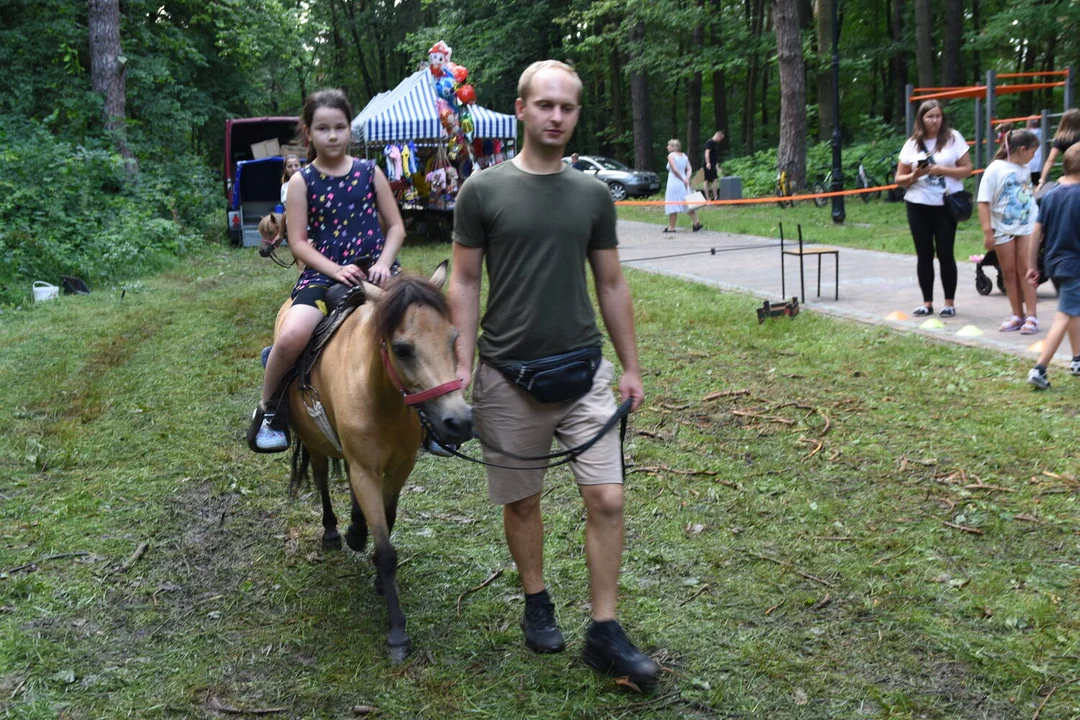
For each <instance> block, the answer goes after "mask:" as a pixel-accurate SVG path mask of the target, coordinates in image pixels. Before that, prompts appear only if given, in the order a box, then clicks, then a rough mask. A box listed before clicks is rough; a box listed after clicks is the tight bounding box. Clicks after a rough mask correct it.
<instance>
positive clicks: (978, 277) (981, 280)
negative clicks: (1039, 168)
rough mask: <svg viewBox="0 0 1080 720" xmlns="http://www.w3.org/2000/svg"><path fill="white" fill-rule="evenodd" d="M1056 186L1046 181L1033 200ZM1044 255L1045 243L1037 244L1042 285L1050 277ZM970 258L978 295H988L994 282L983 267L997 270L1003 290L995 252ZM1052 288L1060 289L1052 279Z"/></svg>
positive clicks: (999, 285) (1036, 199)
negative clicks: (973, 267) (973, 265)
mask: <svg viewBox="0 0 1080 720" xmlns="http://www.w3.org/2000/svg"><path fill="white" fill-rule="evenodd" d="M1055 187H1057V183H1055V182H1051V183H1047V185H1046V187H1045V188H1044V189H1043V191H1042V192H1041V193H1039V194H1038V195H1036V196H1035V201H1036V202H1038V201H1040V200H1042V198H1043V197H1044V196H1045V195H1046V193H1048V192H1050V190H1052V189H1053V188H1055ZM1045 255H1046V243H1042V244H1041V245H1040V246H1039V284H1040V285H1042V284H1043V283H1044V282H1046V281H1047V280H1049V279H1050V278H1049V277H1047V276H1046V261H1045V259H1044V256H1045ZM971 260H972V261H974V262H975V290H976V291H977V292H978V293H979V294H980V295H989V294H990V293H991V292H993V290H994V283H993V282H991V280H990V277H989V276H988V275H987V274H986V273H985V272H984V271H983V268H987V267H992V268H995V269H996V270H997V286H998V290H1000V291H1001V292H1005V278H1004V276H1003V275H1002V274H1001V265H1000V264H999V263H998V259H997V253H996V252H994V251H993V250H990V251H989V252H987V253H986V254H985V255H983V256H982V257H981V258H979V256H977V255H972V256H971ZM1054 290H1056V291H1060V288H1059V287H1058V281H1057V280H1054Z"/></svg>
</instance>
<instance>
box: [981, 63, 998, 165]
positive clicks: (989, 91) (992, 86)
mask: <svg viewBox="0 0 1080 720" xmlns="http://www.w3.org/2000/svg"><path fill="white" fill-rule="evenodd" d="M996 86H997V73H996V72H995V71H993V70H987V71H986V154H985V155H984V156H983V157H985V158H986V164H987V165H989V164H990V161H991V160H992V159H993V157H994V153H995V152H997V147H996V146H995V144H994V140H995V139H996V137H997V136H996V135H994V112H995V111H996V109H997V102H996V95H997V87H996Z"/></svg>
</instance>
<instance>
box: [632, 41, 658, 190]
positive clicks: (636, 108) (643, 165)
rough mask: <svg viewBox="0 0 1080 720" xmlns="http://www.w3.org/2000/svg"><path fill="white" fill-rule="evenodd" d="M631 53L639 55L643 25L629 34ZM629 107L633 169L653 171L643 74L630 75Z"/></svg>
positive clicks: (646, 80)
mask: <svg viewBox="0 0 1080 720" xmlns="http://www.w3.org/2000/svg"><path fill="white" fill-rule="evenodd" d="M630 40H631V44H632V46H633V48H634V49H633V52H634V53H635V54H636V53H640V52H641V51H640V45H641V43H642V42H644V40H645V23H643V22H639V23H637V24H636V25H634V29H633V30H632V31H631V32H630ZM630 106H631V108H632V112H633V122H634V167H635V168H637V169H639V170H652V169H653V141H652V129H651V128H650V127H649V122H650V121H651V119H652V114H651V113H650V112H649V78H648V75H647V74H646V73H644V72H633V73H630Z"/></svg>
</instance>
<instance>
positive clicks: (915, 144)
mask: <svg viewBox="0 0 1080 720" xmlns="http://www.w3.org/2000/svg"><path fill="white" fill-rule="evenodd" d="M970 174H971V156H970V155H969V154H968V146H967V142H966V141H965V140H964V136H963V135H961V134H960V133H958V132H957V131H956V130H953V129H952V128H950V127H949V121H948V120H947V119H946V117H945V112H944V111H943V110H942V108H941V103H939V102H938V101H937V100H927V101H926V102H924V103H923V104H922V105H920V106H919V109H918V111H917V112H916V113H915V131H914V132H913V133H912V135H911V137H910V138H908V141H907V142H906V143H904V147H903V148H902V149H901V150H900V158H899V163H898V164H897V166H896V184H897V185H899V186H900V187H903V188H907V192H906V193H904V200H905V201H906V203H905V204H906V206H907V217H908V227H910V228H911V237H912V239H913V240H914V241H915V254H916V255H917V256H918V258H919V260H918V276H919V288H920V289H921V290H922V295H923V304H922V305H920V306H919V307H917V308H915V310H914V312H913V313H912V314H913V315H933V314H934V254H935V252H936V254H937V259H938V265H939V266H940V267H941V285H942V288H943V290H944V291H945V307H944V308H942V310H941V316H942V317H952V316H954V315H956V308H955V306H954V304H953V301H954V298H955V297H956V277H957V270H956V258H955V257H954V255H953V245H954V244H955V242H956V223H955V222H954V221H953V219H952V216H951V215H950V214H949V212H948V209H947V208H946V207H945V195H946V194H951V193H954V192H959V191H960V190H963V189H964V178H966V177H967V176H968V175H970Z"/></svg>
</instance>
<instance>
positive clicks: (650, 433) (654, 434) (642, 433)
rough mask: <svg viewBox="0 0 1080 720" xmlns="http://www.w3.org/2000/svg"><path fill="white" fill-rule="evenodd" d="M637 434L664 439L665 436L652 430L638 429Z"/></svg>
mask: <svg viewBox="0 0 1080 720" xmlns="http://www.w3.org/2000/svg"><path fill="white" fill-rule="evenodd" d="M636 434H637V435H643V436H645V437H651V438H656V439H657V440H663V439H664V438H663V436H662V435H661V434H660V433H654V432H652V431H651V430H638V431H637V433H636Z"/></svg>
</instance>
